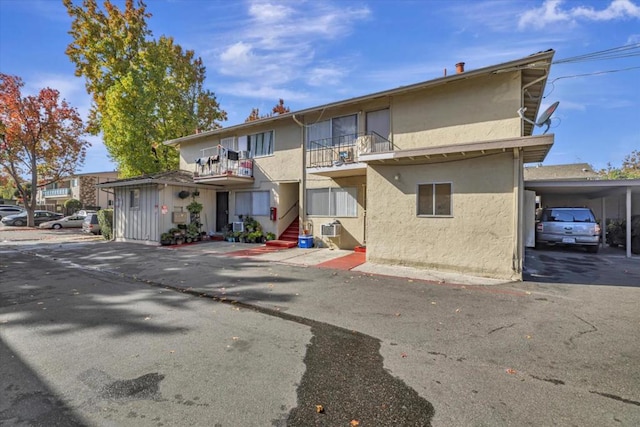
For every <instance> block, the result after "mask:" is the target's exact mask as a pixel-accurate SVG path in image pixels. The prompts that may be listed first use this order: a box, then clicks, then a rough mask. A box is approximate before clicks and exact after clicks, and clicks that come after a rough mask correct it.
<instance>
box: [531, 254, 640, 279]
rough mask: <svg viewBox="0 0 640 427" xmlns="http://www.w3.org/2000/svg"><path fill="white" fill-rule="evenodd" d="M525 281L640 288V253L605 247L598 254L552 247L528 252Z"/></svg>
mask: <svg viewBox="0 0 640 427" xmlns="http://www.w3.org/2000/svg"><path fill="white" fill-rule="evenodd" d="M523 276H524V277H523V279H524V281H525V282H542V283H566V284H582V285H605V286H635V287H640V256H638V255H635V256H632V257H631V258H627V257H626V255H625V250H624V249H622V248H612V247H608V246H605V247H603V248H601V249H600V251H599V252H598V253H597V254H592V253H588V252H586V251H585V250H584V249H581V248H572V247H563V246H549V247H547V248H544V249H529V248H527V251H526V258H525V267H524V275H523Z"/></svg>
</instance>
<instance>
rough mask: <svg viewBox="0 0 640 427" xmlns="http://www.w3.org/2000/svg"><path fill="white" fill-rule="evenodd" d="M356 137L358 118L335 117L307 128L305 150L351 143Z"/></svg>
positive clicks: (351, 116)
mask: <svg viewBox="0 0 640 427" xmlns="http://www.w3.org/2000/svg"><path fill="white" fill-rule="evenodd" d="M357 135H358V116H357V115H355V114H353V115H350V116H343V117H335V118H333V119H330V120H325V121H322V122H318V123H314V124H312V125H310V126H308V127H307V148H309V149H312V150H313V149H318V148H322V147H329V146H334V145H344V144H350V143H353V141H354V140H355V139H356V137H357Z"/></svg>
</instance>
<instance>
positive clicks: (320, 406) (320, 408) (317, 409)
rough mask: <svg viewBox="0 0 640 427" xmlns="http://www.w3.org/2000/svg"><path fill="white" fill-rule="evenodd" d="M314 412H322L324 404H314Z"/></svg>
mask: <svg viewBox="0 0 640 427" xmlns="http://www.w3.org/2000/svg"><path fill="white" fill-rule="evenodd" d="M316 412H317V413H319V414H322V413H323V412H324V406H322V405H316Z"/></svg>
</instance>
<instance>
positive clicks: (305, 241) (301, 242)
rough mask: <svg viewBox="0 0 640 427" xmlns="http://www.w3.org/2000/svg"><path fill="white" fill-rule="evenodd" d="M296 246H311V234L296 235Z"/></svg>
mask: <svg viewBox="0 0 640 427" xmlns="http://www.w3.org/2000/svg"><path fill="white" fill-rule="evenodd" d="M298 247H299V248H305V249H308V248H312V247H313V236H298Z"/></svg>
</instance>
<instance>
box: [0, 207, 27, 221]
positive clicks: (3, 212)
mask: <svg viewBox="0 0 640 427" xmlns="http://www.w3.org/2000/svg"><path fill="white" fill-rule="evenodd" d="M22 212H24V208H23V207H21V206H14V205H0V218H2V217H5V216H8V215H15V214H19V213H22Z"/></svg>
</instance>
